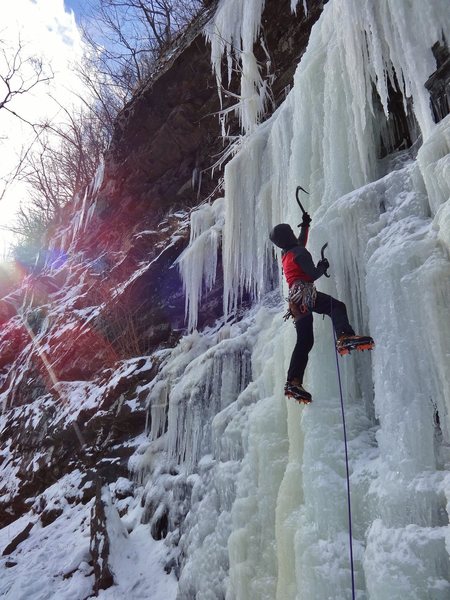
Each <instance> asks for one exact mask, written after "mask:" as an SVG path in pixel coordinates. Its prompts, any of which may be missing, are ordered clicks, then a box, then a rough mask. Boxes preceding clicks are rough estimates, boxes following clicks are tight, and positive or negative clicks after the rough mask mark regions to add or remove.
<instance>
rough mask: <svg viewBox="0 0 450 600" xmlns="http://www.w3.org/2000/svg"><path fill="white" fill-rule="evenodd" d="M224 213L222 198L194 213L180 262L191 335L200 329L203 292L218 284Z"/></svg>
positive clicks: (178, 261)
mask: <svg viewBox="0 0 450 600" xmlns="http://www.w3.org/2000/svg"><path fill="white" fill-rule="evenodd" d="M223 212H224V205H223V198H219V199H217V200H216V201H215V202H214V204H212V205H209V204H204V205H203V206H202V207H200V208H199V209H197V210H195V211H193V212H192V213H191V235H190V241H189V246H188V247H187V248H186V250H185V251H184V252H183V254H182V255H181V256H180V257H179V258H178V260H177V263H178V265H179V268H180V272H181V277H182V280H183V288H184V292H185V299H186V300H185V309H186V312H185V314H186V316H187V317H188V329H189V331H192V330H193V329H195V328H196V326H197V318H198V308H199V305H200V304H201V300H202V297H203V290H206V291H209V290H211V288H212V287H213V285H214V283H215V281H216V275H217V255H218V250H219V247H220V244H221V239H222V228H223V219H224V217H223Z"/></svg>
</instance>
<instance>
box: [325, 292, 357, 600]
mask: <svg viewBox="0 0 450 600" xmlns="http://www.w3.org/2000/svg"><path fill="white" fill-rule="evenodd" d="M331 326H332V327H333V337H334V351H335V355H336V369H337V375H338V382H339V394H340V398H341V414H342V428H343V430H344V448H345V473H346V479H347V511H348V536H349V549H350V571H351V576H352V600H355V599H356V591H355V567H354V562H353V533H352V505H351V497H350V470H349V465H348V447H347V427H346V424H345V411H344V398H343V394H342V380H341V370H340V367H339V358H338V351H337V348H336V342H337V338H336V331H335V330H334V325H333V300H331Z"/></svg>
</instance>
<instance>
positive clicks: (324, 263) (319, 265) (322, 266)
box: [317, 258, 330, 273]
mask: <svg viewBox="0 0 450 600" xmlns="http://www.w3.org/2000/svg"><path fill="white" fill-rule="evenodd" d="M329 266H330V263H329V262H328V260H327V259H326V258H322V259H321V260H319V262H318V263H317V268H318V269H322V270H323V272H324V273H325V271H326V270H327V269H328V268H329Z"/></svg>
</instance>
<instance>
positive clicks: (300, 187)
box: [295, 185, 309, 227]
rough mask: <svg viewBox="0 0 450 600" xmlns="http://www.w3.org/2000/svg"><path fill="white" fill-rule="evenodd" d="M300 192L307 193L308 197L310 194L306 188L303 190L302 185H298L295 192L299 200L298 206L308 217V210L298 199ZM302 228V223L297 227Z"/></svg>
mask: <svg viewBox="0 0 450 600" xmlns="http://www.w3.org/2000/svg"><path fill="white" fill-rule="evenodd" d="M300 190H301V191H302V192H305V194H308V195H309V192H307V191H306V190H305V189H304V188H302V186H301V185H298V186H297V189H296V190H295V199H296V200H297V204H298V205H299V206H300V210H301V211H302V214H304V215H306V210H305V209H304V208H303V204H302V203H301V202H300V198H299V197H298V194H299V192H300ZM300 226H301V223H299V224H298V225H297V227H300Z"/></svg>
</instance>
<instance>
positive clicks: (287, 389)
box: [284, 381, 312, 404]
mask: <svg viewBox="0 0 450 600" xmlns="http://www.w3.org/2000/svg"><path fill="white" fill-rule="evenodd" d="M284 395H285V396H287V397H288V398H294V400H296V401H297V402H298V403H299V404H310V403H311V402H312V397H311V394H310V393H309V392H307V391H306V390H305V388H304V387H303V386H302V384H301V383H297V382H295V381H287V382H286V385H285V386H284Z"/></svg>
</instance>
